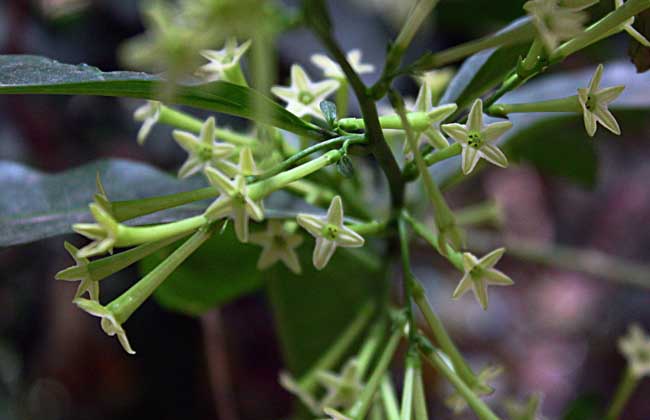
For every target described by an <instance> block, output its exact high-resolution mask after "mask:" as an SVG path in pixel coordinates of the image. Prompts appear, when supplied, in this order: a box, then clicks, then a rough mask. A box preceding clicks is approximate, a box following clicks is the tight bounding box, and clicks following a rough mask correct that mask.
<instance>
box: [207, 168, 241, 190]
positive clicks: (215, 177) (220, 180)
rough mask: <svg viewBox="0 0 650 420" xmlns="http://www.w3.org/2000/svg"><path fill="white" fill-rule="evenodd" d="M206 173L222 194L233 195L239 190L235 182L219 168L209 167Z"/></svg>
mask: <svg viewBox="0 0 650 420" xmlns="http://www.w3.org/2000/svg"><path fill="white" fill-rule="evenodd" d="M205 175H206V176H207V177H208V181H209V182H210V184H211V185H213V186H215V187H217V189H218V190H219V192H221V193H222V194H225V195H228V196H232V195H233V194H235V193H236V192H237V185H236V184H235V182H234V181H233V180H231V179H230V178H228V177H227V176H226V175H225V174H224V173H223V172H221V171H219V170H218V169H215V168H212V167H207V168H205Z"/></svg>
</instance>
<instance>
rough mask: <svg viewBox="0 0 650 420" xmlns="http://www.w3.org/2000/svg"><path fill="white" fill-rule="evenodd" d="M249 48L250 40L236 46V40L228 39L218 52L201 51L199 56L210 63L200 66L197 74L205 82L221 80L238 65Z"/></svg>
mask: <svg viewBox="0 0 650 420" xmlns="http://www.w3.org/2000/svg"><path fill="white" fill-rule="evenodd" d="M250 46H251V41H250V40H248V41H246V42H244V43H243V44H241V45H237V39H236V38H228V39H227V40H226V43H225V45H224V47H223V48H222V49H220V50H203V51H201V55H202V56H203V57H204V58H206V59H207V60H209V61H210V62H209V63H208V64H205V65H203V66H201V67H200V68H199V69H198V71H197V73H198V74H199V75H201V76H203V77H204V79H205V81H206V82H214V81H216V80H221V79H223V78H224V73H225V72H227V71H228V70H231V69H233V68H234V67H235V66H238V65H239V61H240V60H241V58H242V57H243V55H244V54H246V51H248V48H249V47H250Z"/></svg>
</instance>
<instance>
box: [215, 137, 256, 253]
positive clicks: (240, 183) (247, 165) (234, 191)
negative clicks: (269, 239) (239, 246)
mask: <svg viewBox="0 0 650 420" xmlns="http://www.w3.org/2000/svg"><path fill="white" fill-rule="evenodd" d="M251 162H253V158H252V152H251V150H250V149H249V148H247V147H245V148H243V149H242V150H241V152H240V156H239V166H240V169H241V173H240V174H238V175H237V176H235V179H230V178H229V177H228V176H226V175H225V174H224V173H223V172H221V171H219V170H218V169H215V168H212V167H207V168H206V169H205V175H206V176H207V177H208V181H209V182H210V184H212V185H213V186H215V187H217V189H218V190H219V192H220V194H221V195H220V196H219V198H217V199H216V200H215V201H214V202H213V203H212V204H211V205H210V207H208V208H207V209H206V210H205V213H204V215H205V217H206V218H207V219H208V220H210V221H214V220H218V219H222V218H224V217H230V218H231V219H232V220H233V221H234V222H235V233H236V235H237V239H239V240H240V241H241V242H248V221H249V219H250V218H252V219H253V220H255V221H258V222H261V221H262V220H264V208H263V207H262V205H261V204H260V203H257V202H255V201H253V199H252V198H250V197H249V196H248V187H247V185H246V174H251V173H253V172H254V168H253V167H251Z"/></svg>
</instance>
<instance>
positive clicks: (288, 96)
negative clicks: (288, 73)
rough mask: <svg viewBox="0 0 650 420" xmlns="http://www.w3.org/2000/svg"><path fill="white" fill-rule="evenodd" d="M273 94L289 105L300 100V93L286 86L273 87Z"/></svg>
mask: <svg viewBox="0 0 650 420" xmlns="http://www.w3.org/2000/svg"><path fill="white" fill-rule="evenodd" d="M271 93H272V94H274V95H275V96H277V97H278V98H280V99H282V100H283V101H285V102H287V103H291V102H294V101H297V100H298V92H296V90H295V89H292V88H288V87H285V86H273V87H272V88H271Z"/></svg>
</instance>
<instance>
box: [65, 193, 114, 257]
mask: <svg viewBox="0 0 650 420" xmlns="http://www.w3.org/2000/svg"><path fill="white" fill-rule="evenodd" d="M88 207H89V208H90V213H91V214H92V215H93V217H94V218H95V221H96V222H97V223H76V224H74V225H72V230H74V231H75V232H77V233H79V234H81V235H83V236H85V237H87V238H88V239H92V240H93V242H91V243H90V244H88V245H86V246H85V247H83V248H81V249H80V250H79V251H78V252H77V257H78V258H88V257H94V256H96V255H101V254H105V253H107V252H108V253H112V252H113V247H114V246H115V242H116V241H117V235H118V230H119V226H120V225H119V223H118V222H117V221H116V220H115V219H114V218H113V216H112V215H111V214H109V213H108V212H107V211H106V210H105V209H103V208H102V207H101V206H100V205H99V204H97V203H91V204H90V205H89V206H88Z"/></svg>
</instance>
